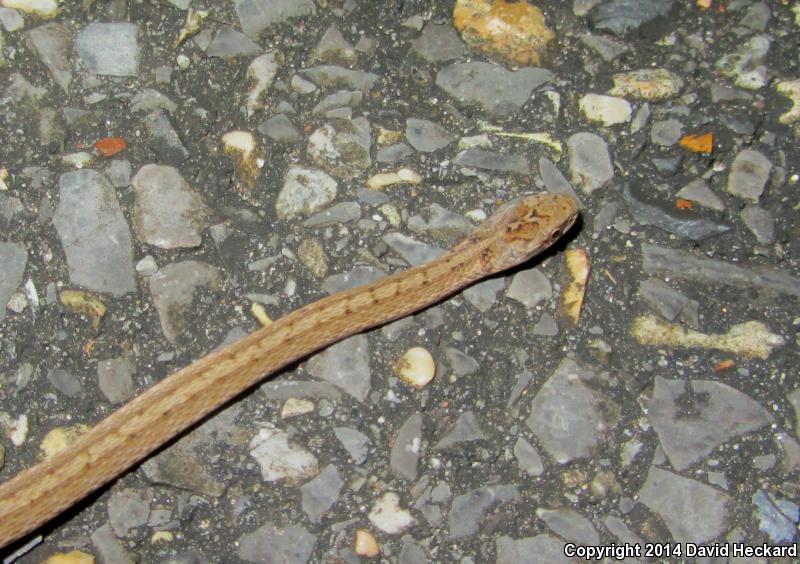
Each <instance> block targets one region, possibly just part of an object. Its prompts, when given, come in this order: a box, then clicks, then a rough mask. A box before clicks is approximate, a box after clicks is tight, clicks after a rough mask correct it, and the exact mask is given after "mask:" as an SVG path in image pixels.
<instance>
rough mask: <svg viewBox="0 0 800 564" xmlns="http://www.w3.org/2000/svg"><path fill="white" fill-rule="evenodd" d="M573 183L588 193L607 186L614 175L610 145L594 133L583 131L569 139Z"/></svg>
mask: <svg viewBox="0 0 800 564" xmlns="http://www.w3.org/2000/svg"><path fill="white" fill-rule="evenodd" d="M567 147H568V150H569V171H570V175H571V180H572V183H573V184H574V185H576V186H578V187H579V188H580V189H581V190H583V191H584V192H585V193H586V194H592V193H593V192H595V191H596V190H598V189H600V188H603V187H605V186H606V185H608V183H609V182H610V181H611V179H612V178H613V177H614V168H613V166H612V164H611V155H609V152H608V145H606V142H605V141H604V140H603V138H602V137H600V136H599V135H596V134H594V133H589V132H581V133H576V134H574V135H572V136H571V137H570V138H569V140H567Z"/></svg>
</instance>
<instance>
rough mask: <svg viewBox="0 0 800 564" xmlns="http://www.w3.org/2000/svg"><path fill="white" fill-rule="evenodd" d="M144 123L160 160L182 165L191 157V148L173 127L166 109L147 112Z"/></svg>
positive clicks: (156, 155) (152, 146) (150, 141)
mask: <svg viewBox="0 0 800 564" xmlns="http://www.w3.org/2000/svg"><path fill="white" fill-rule="evenodd" d="M142 123H143V125H144V128H145V130H146V132H147V137H148V141H149V145H150V149H151V150H152V151H153V154H154V155H155V157H156V159H157V160H158V161H160V162H164V163H167V164H170V165H173V166H180V164H181V163H183V162H184V161H185V160H186V159H188V158H189V156H190V155H189V150H188V149H187V148H186V147H185V146H184V144H183V142H182V141H181V138H180V137H179V136H178V132H177V131H175V128H174V127H172V124H171V123H170V121H169V117H167V114H166V112H164V110H157V111H155V112H151V113H149V114H147V116H146V117H145V118H144V120H143V122H142Z"/></svg>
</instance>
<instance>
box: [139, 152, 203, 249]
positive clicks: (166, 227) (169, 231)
mask: <svg viewBox="0 0 800 564" xmlns="http://www.w3.org/2000/svg"><path fill="white" fill-rule="evenodd" d="M132 184H133V189H134V193H135V196H136V204H135V207H134V212H133V228H134V231H135V232H136V235H137V236H138V238H139V239H140V240H141V241H143V242H145V243H147V244H149V245H153V246H155V247H158V248H161V249H178V248H192V247H197V246H199V245H200V243H201V242H202V231H203V230H204V229H205V228H206V227H208V223H209V222H208V216H209V213H210V212H209V209H208V207H206V205H205V203H204V202H203V198H202V196H201V195H200V193H199V192H198V191H197V190H195V189H194V188H193V187H192V186H190V185H189V183H188V182H186V180H184V178H183V176H181V174H180V172H178V169H176V168H174V167H171V166H162V165H154V164H149V165H145V166H143V167H142V168H141V169H139V172H137V173H136V175H135V176H134V177H133V180H132Z"/></svg>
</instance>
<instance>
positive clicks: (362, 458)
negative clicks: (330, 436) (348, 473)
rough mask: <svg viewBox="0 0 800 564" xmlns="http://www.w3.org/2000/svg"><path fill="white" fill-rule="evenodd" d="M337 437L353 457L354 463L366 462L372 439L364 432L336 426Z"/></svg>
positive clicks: (334, 430)
mask: <svg viewBox="0 0 800 564" xmlns="http://www.w3.org/2000/svg"><path fill="white" fill-rule="evenodd" d="M333 432H334V434H335V435H336V438H337V439H339V442H340V443H342V446H343V447H344V449H345V450H346V451H347V454H349V455H350V458H352V459H353V464H364V462H366V461H367V455H368V454H369V449H370V446H371V444H372V441H370V440H369V437H368V436H366V435H365V434H364V433H361V432H359V431H357V430H355V429H350V428H348V427H335V428H334V429H333Z"/></svg>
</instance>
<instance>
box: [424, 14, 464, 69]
mask: <svg viewBox="0 0 800 564" xmlns="http://www.w3.org/2000/svg"><path fill="white" fill-rule="evenodd" d="M411 48H412V49H413V50H414V52H415V53H416V54H417V55H419V56H420V57H422V58H423V59H425V60H426V61H428V62H430V63H442V62H446V61H451V60H453V59H460V58H461V57H462V56H463V55H464V51H465V47H464V43H463V42H462V41H461V39H460V38H459V37H458V34H457V33H456V31H455V30H454V29H453V28H452V27H451V26H449V25H439V24H436V23H434V22H429V23H427V24H426V25H425V27H424V28H423V30H422V33H421V34H420V36H419V37H417V38H416V39H414V40H413V41H412V42H411Z"/></svg>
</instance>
